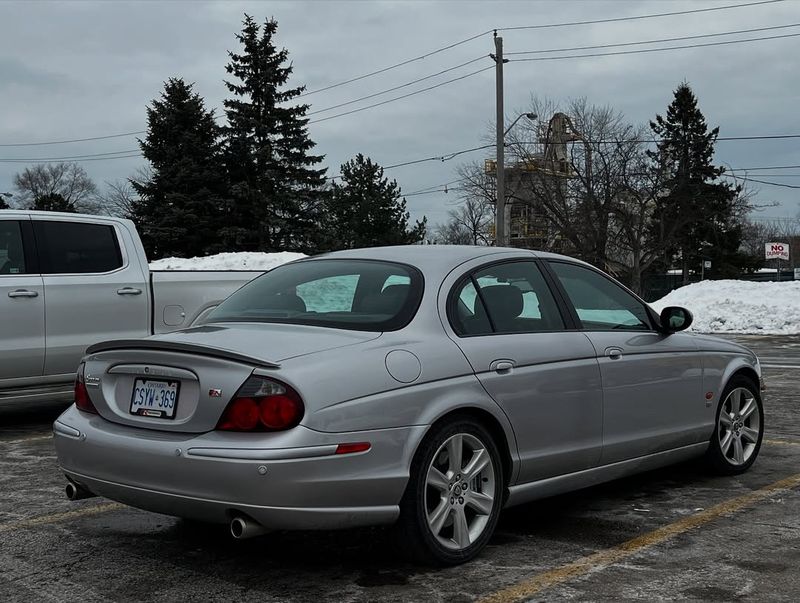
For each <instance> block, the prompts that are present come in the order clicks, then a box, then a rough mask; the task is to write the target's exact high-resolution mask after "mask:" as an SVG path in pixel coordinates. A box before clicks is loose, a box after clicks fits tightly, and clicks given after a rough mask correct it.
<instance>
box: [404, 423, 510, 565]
mask: <svg viewBox="0 0 800 603" xmlns="http://www.w3.org/2000/svg"><path fill="white" fill-rule="evenodd" d="M459 449H460V452H458V450H459ZM459 454H460V455H461V459H460V460H459V459H458V458H456V457H457V456H458V455H459ZM473 461H474V462H473ZM479 466H483V468H482V469H480V470H479V471H477V469H478V467H479ZM456 467H460V470H459V471H456V470H455V468H456ZM464 470H466V471H467V472H468V473H465V472H464ZM504 477H505V476H504V475H503V465H502V462H501V459H500V452H499V450H498V448H497V444H496V443H495V441H494V439H493V438H492V435H491V434H490V433H489V431H488V430H487V429H486V428H485V427H484V426H483V425H482V424H481V423H480V422H478V421H476V420H475V419H473V418H472V417H468V416H455V417H452V418H450V419H447V420H445V421H444V422H442V423H440V424H437V425H435V426H434V427H433V428H432V429H431V431H429V433H428V434H427V435H426V436H425V438H424V439H423V440H422V443H421V444H420V446H419V448H418V449H417V452H416V454H415V456H414V460H413V462H412V463H411V473H410V477H409V483H408V486H407V488H406V491H405V493H404V495H403V498H402V500H401V502H400V519H399V521H398V523H397V525H396V530H395V531H396V539H397V543H398V546H399V548H400V549H401V550H402V551H403V552H404V553H405V554H406V556H408V557H409V558H410V559H411V560H413V561H414V562H417V563H423V564H425V565H435V566H448V565H457V564H459V563H464V562H466V561H469V560H470V559H472V558H474V557H475V556H476V555H478V554H479V553H480V552H481V550H482V549H483V548H484V547H485V546H486V544H487V543H488V542H489V539H490V538H491V537H492V534H493V533H494V530H495V527H496V526H497V520H498V518H499V516H500V510H501V508H502V506H503V502H504V493H505V482H504ZM465 484H466V488H465V487H464V486H465Z"/></svg>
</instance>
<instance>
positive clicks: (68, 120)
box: [0, 0, 800, 223]
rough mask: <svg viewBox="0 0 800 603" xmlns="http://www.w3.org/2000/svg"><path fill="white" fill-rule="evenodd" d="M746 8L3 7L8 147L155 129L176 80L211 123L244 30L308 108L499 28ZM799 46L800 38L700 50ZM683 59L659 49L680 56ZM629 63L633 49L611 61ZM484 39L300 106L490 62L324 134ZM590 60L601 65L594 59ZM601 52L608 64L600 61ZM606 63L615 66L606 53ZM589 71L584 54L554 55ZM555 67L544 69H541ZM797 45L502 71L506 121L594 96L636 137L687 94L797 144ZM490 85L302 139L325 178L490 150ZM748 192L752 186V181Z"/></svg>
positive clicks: (5, 174)
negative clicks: (273, 57) (348, 164)
mask: <svg viewBox="0 0 800 603" xmlns="http://www.w3.org/2000/svg"><path fill="white" fill-rule="evenodd" d="M747 1H748V0H727V1H724V2H713V1H708V0H702V1H697V2H689V1H680V0H674V1H666V0H652V1H641V2H636V1H633V0H631V1H619V0H613V1H612V0H609V1H605V0H595V1H591V0H584V1H577V0H576V1H568V0H565V1H558V2H548V1H540V2H534V1H530V2H522V1H520V2H492V1H474V2H468V1H452V2H423V1H416V2H412V1H406V2H401V1H396V2H372V1H367V0H364V1H351V2H339V1H323V0H318V1H312V2H303V1H293V2H276V1H272V2H188V1H187V2H155V1H151V2H118V1H115V2H68V1H62V2H8V1H2V0H0V144H10V143H25V142H40V141H55V140H64V139H73V138H86V137H93V136H104V135H110V134H117V133H122V132H130V131H136V130H142V129H144V128H145V107H146V105H147V104H148V103H149V102H150V101H151V100H152V99H153V98H154V97H156V96H158V95H159V93H160V92H161V89H162V86H163V82H164V80H166V79H167V78H169V77H183V78H185V79H186V80H187V81H190V82H194V83H195V90H196V91H197V92H198V93H200V94H201V95H202V96H203V97H204V98H205V100H206V104H207V106H208V107H209V108H219V107H221V101H222V99H223V98H224V97H225V94H226V91H225V88H224V85H223V79H224V78H225V75H226V74H225V71H224V66H225V64H226V62H227V54H226V51H227V50H238V48H237V43H236V41H235V39H234V34H235V33H236V32H237V31H238V30H239V28H240V25H241V19H242V15H243V13H245V12H247V13H248V14H251V15H253V16H254V17H255V18H256V19H257V20H258V21H263V20H264V19H265V18H267V17H270V16H273V17H275V18H276V19H277V21H278V23H279V30H278V38H277V42H278V44H280V45H282V46H285V47H286V48H287V49H288V50H289V52H290V58H291V60H292V62H293V64H294V68H295V71H294V75H293V82H292V83H293V84H296V85H306V86H307V89H308V90H310V91H313V90H316V89H318V88H322V87H325V86H328V85H330V84H333V83H336V82H339V81H342V80H346V79H349V78H351V77H354V76H358V75H361V74H364V73H368V72H371V71H374V70H376V69H380V68H382V67H386V66H388V65H392V64H394V63H397V62H401V61H403V60H405V59H409V58H413V57H415V56H418V55H421V54H423V53H426V52H428V51H432V50H435V49H437V48H440V47H442V46H445V45H447V44H449V43H452V42H456V41H458V40H462V39H464V38H468V37H470V36H473V35H475V34H479V33H481V32H484V31H487V30H489V29H492V28H496V27H513V26H525V25H543V24H550V23H561V22H570V21H581V20H595V19H607V18H613V17H622V16H632V15H644V14H652V13H661V12H672V11H680V10H688V9H696V8H703V7H709V6H725V5H732V4H741V3H744V2H747ZM795 23H797V24H799V25H800V1H798V0H786V1H783V2H777V3H771V4H764V5H761V6H752V7H746V8H738V9H733V10H722V11H716V12H708V13H699V14H694V15H681V16H671V17H662V18H653V19H645V20H635V21H627V22H616V23H601V24H594V25H579V26H571V27H560V28H548V29H538V30H530V29H528V30H516V31H507V32H503V34H502V35H503V38H504V42H505V44H504V45H505V51H506V52H515V51H531V50H541V49H552V48H569V47H575V46H589V45H599V44H612V43H623V42H636V41H641V40H653V39H659V38H672V37H680V36H691V35H701V34H710V33H718V32H727V31H735V30H743V29H751V28H758V27H772V26H777V25H791V24H795ZM791 33H800V27H796V28H787V29H783V30H773V31H765V32H760V33H749V34H738V35H735V36H727V37H718V38H710V39H705V40H703V39H701V40H697V41H695V43H707V42H711V41H721V40H730V39H742V38H751V37H761V36H775V35H785V34H791ZM691 43H692V42H691V41H690V42H674V43H670V44H658V45H651V46H634V47H633V48H648V47H656V46H674V45H683V44H691ZM614 50H624V49H611V51H614ZM492 51H493V42H492V37H491V35H490V34H487V35H484V36H482V37H479V38H477V39H475V40H473V41H471V42H468V43H465V44H462V45H459V46H457V47H455V48H452V49H450V50H448V51H446V52H441V53H438V54H436V55H434V56H429V57H427V58H425V59H424V60H419V61H415V62H412V63H410V64H408V65H405V66H403V67H401V68H398V69H393V70H391V71H387V72H386V73H383V74H381V75H378V76H375V77H370V78H367V79H363V80H360V81H358V82H354V83H352V84H349V85H346V86H341V87H337V88H335V89H332V90H328V91H323V92H320V93H318V94H313V95H310V96H308V97H307V98H306V99H304V100H307V101H308V102H309V103H311V105H312V106H311V109H310V110H311V111H316V110H320V109H324V108H327V107H330V106H332V105H336V104H339V103H343V102H346V101H349V100H352V99H355V98H358V97H361V96H366V95H369V94H373V93H376V92H379V91H381V90H385V89H386V88H390V87H394V86H398V85H400V84H403V83H406V82H408V81H411V80H414V79H417V78H420V77H424V76H427V75H430V74H433V73H436V72H438V71H441V70H444V69H447V68H450V67H453V66H455V65H459V64H461V63H464V62H466V61H469V60H471V59H475V58H478V57H481V56H484V57H486V58H485V59H484V60H483V61H478V62H476V63H473V64H471V65H468V66H466V67H463V68H461V69H458V70H455V71H451V72H449V73H447V74H444V75H442V76H440V77H437V78H432V79H431V80H427V81H425V82H423V83H420V84H417V85H415V86H409V87H407V88H403V89H401V90H399V91H397V92H394V93H390V94H388V95H384V96H380V97H376V98H375V99H372V100H369V101H365V102H363V103H358V104H354V105H348V106H346V107H342V108H341V109H338V110H333V111H328V112H323V113H320V114H318V115H315V116H313V117H312V119H313V118H322V117H326V116H329V115H334V114H337V113H340V112H342V111H347V110H350V109H354V108H358V107H361V106H363V105H366V104H370V103H374V102H378V101H382V100H385V99H389V98H392V97H394V96H398V95H401V94H404V93H407V92H412V91H414V90H417V89H419V88H422V87H426V86H430V85H433V84H436V83H439V82H441V81H444V80H447V79H451V78H454V77H457V76H460V75H464V74H468V73H471V72H473V71H475V70H477V69H480V68H481V67H482V66H484V65H485V66H487V67H488V66H491V65H492V64H493V63H492V62H491V59H489V58H488V53H489V52H492ZM586 52H592V51H586ZM594 52H598V51H594ZM606 52H608V51H606ZM559 54H560V55H564V54H579V53H577V52H571V53H569V52H567V53H565V52H562V53H554V55H559ZM533 56H546V55H533ZM798 56H800V37H790V38H784V39H776V40H767V41H758V42H751V43H743V44H730V45H725V46H713V47H705V48H692V49H684V50H674V51H668V52H657V53H641V54H631V55H621V56H605V57H593V58H579V59H568V60H557V61H535V62H519V63H509V64H508V65H506V69H505V94H506V115H507V118H508V119H509V120H511V119H513V118H514V117H515V116H516V115H518V114H519V112H520V111H524V110H525V109H526V104H527V102H528V99H529V98H530V96H531V95H532V94H536V95H539V96H543V97H549V98H553V99H565V98H569V97H578V96H586V97H587V98H588V99H589V100H590V101H591V102H593V103H595V104H599V105H611V106H613V107H615V108H616V109H618V110H620V111H622V112H623V113H624V114H625V116H626V117H627V119H629V120H630V121H631V122H632V123H644V122H646V121H647V120H649V119H651V118H652V117H653V116H654V115H655V114H656V113H662V114H663V113H664V112H665V109H666V107H667V105H668V103H669V102H670V100H671V98H672V91H673V90H674V88H675V87H676V85H677V84H679V83H680V82H681V81H683V80H686V81H688V82H689V83H690V85H691V86H692V88H693V89H694V91H695V93H696V94H697V96H698V98H699V101H700V108H701V110H702V111H703V113H704V114H705V116H706V119H707V120H708V122H709V124H710V125H711V126H719V127H720V135H721V136H749V135H767V134H800V118H799V117H798V107H800V77H798V59H797V57H798ZM494 101H495V86H494V72H493V71H492V70H488V71H486V72H485V73H481V74H478V75H475V76H472V77H468V78H465V79H463V80H461V81H458V82H454V83H451V84H448V85H445V86H442V87H440V88H437V89H435V90H431V91H429V92H425V93H422V94H418V95H415V96H412V97H410V98H407V99H403V100H399V101H397V102H393V103H389V104H386V105H384V106H381V107H376V108H374V109H369V110H366V111H362V112H359V113H355V114H352V115H347V116H342V117H338V118H335V119H330V120H327V121H321V122H319V123H312V124H311V125H310V126H309V129H310V134H311V138H312V139H313V140H314V141H315V142H316V143H317V145H318V146H317V150H318V152H320V153H321V154H324V155H325V156H326V159H325V165H326V166H328V167H329V174H330V175H334V174H336V173H338V168H339V165H340V164H341V163H342V162H344V161H346V160H348V159H349V158H351V157H352V156H354V155H355V154H356V153H359V152H360V153H364V154H365V155H368V156H370V157H372V158H373V159H374V160H375V161H377V162H379V163H380V164H382V165H391V164H394V163H400V162H404V161H409V160H414V159H419V158H424V157H431V156H440V155H445V154H447V153H451V152H454V151H458V150H461V149H467V148H471V147H474V146H478V145H480V144H484V143H485V142H486V135H487V131H489V128H490V127H491V123H492V121H493V118H494V111H495V109H494V106H495V105H494ZM129 149H138V145H137V143H136V139H135V136H128V137H120V138H110V139H107V140H98V141H91V142H81V143H75V144H61V145H50V146H29V147H0V159H8V158H33V157H36V158H50V157H63V156H76V155H90V154H96V153H105V152H112V151H125V150H129ZM492 152H493V151H492V149H487V150H485V151H480V152H477V153H472V154H468V155H464V156H461V157H458V158H456V159H454V160H452V161H448V162H439V161H434V162H428V163H422V164H417V165H412V166H407V167H402V168H397V169H394V170H391V171H389V172H387V174H388V175H391V177H393V178H396V179H397V181H398V182H399V184H400V185H401V187H402V189H403V191H404V192H407V193H409V192H413V191H416V190H418V189H424V188H426V187H435V186H436V185H439V184H442V183H445V182H448V181H451V180H455V179H456V178H457V176H456V175H455V169H456V167H457V166H458V163H459V162H460V161H470V160H482V159H483V158H484V157H489V156H491V154H492ZM716 160H717V161H718V162H721V163H727V164H729V165H730V166H733V167H735V168H742V167H758V166H784V165H800V139H787V140H764V141H748V142H742V141H731V142H719V143H718V146H717V156H716ZM143 164H144V160H143V159H141V158H125V159H112V160H104V161H87V162H85V163H83V165H84V166H85V168H86V170H87V171H88V172H89V174H90V175H91V176H92V177H93V178H94V179H95V181H96V182H97V183H98V185H100V186H102V183H103V182H105V181H114V180H118V179H122V178H125V177H126V176H128V175H130V174H131V173H133V172H134V170H135V169H136V168H137V167H139V166H141V165H143ZM24 165H25V164H22V163H4V162H0V192H5V191H11V192H13V184H12V179H13V175H14V173H15V172H17V171H19V170H21V169H22V168H23V167H24ZM762 174H769V177H766V176H765V177H764V178H763V179H765V180H770V181H777V182H782V183H787V184H791V185H797V186H800V177H791V176H780V177H779V176H775V175H774V174H786V175H789V174H795V175H797V174H800V168H799V169H793V170H783V171H780V172H778V171H774V170H770V171H763V172H762ZM750 175H751V176H752V177H760V174H758V172H751V174H750ZM758 191H759V192H758V201H759V202H761V203H767V202H770V201H776V202H779V203H780V206H779V207H775V208H769V209H766V210H764V211H763V212H762V216H794V215H796V214H797V213H798V210H800V207H798V200H800V195H798V193H800V190H798V189H789V188H779V187H774V186H766V185H758ZM456 200H457V199H456V197H455V195H454V194H453V193H450V194H449V195H446V194H444V193H436V194H431V195H417V196H412V197H409V199H408V204H409V208H410V210H411V212H412V215H413V216H414V217H421V216H422V215H427V216H428V219H429V221H430V222H431V223H436V222H440V221H443V220H444V218H445V217H446V212H447V210H448V209H449V208H450V207H451V204H452V203H454V202H455V201H456Z"/></svg>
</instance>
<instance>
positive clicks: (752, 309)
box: [650, 280, 800, 335]
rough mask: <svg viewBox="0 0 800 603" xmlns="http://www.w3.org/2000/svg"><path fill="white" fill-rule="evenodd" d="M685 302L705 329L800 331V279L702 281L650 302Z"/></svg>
mask: <svg viewBox="0 0 800 603" xmlns="http://www.w3.org/2000/svg"><path fill="white" fill-rule="evenodd" d="M650 305H651V306H652V307H653V309H655V310H656V311H658V312H660V311H661V310H662V309H663V308H664V307H665V306H683V307H684V308H688V309H689V310H690V311H691V312H692V314H693V315H694V323H693V324H692V326H691V330H692V331H699V332H701V333H760V334H764V335H794V334H800V281H784V282H750V281H734V280H722V281H702V282H700V283H694V284H691V285H686V286H685V287H681V288H679V289H675V290H674V291H672V292H671V293H669V294H668V295H667V296H666V297H663V298H661V299H660V300H658V301H656V302H653V303H651V304H650Z"/></svg>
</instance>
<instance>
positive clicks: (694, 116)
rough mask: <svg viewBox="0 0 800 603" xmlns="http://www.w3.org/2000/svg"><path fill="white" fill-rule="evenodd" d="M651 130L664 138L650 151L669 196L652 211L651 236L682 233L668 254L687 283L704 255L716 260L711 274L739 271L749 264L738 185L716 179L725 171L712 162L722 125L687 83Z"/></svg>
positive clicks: (666, 195)
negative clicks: (713, 121) (711, 120)
mask: <svg viewBox="0 0 800 603" xmlns="http://www.w3.org/2000/svg"><path fill="white" fill-rule="evenodd" d="M650 128H651V129H652V131H653V133H654V134H655V135H656V136H657V137H658V138H660V142H658V145H657V150H656V151H650V152H649V155H650V157H651V159H653V160H654V161H655V162H656V164H657V169H660V170H665V171H666V174H667V178H666V185H665V187H666V188H665V195H664V196H663V197H662V198H661V199H660V201H659V205H658V207H657V208H656V211H655V214H654V222H653V227H652V230H653V235H654V236H656V237H658V236H660V235H661V234H663V233H664V232H677V233H678V234H677V235H676V236H675V237H674V238H672V239H671V242H670V246H669V249H668V253H667V255H668V256H671V257H672V258H677V257H678V256H679V257H680V262H681V266H682V268H683V279H684V283H686V282H688V279H689V270H698V271H699V269H700V264H701V262H702V261H703V260H704V259H710V260H711V261H712V272H711V274H713V275H718V276H730V275H732V274H736V273H737V272H739V271H740V269H741V268H742V267H744V264H746V263H747V262H746V259H745V256H744V255H743V254H741V253H740V252H739V247H740V245H741V236H742V235H741V218H740V216H739V215H738V213H739V212H738V211H737V208H736V201H737V199H738V196H739V192H740V189H739V188H738V187H735V186H731V185H729V184H727V183H725V182H719V181H718V179H719V177H720V176H721V175H722V173H723V172H724V171H725V170H724V168H721V167H717V166H715V165H713V163H712V162H713V157H714V144H715V143H716V140H717V136H718V134H719V128H713V129H712V130H709V129H708V126H707V124H706V120H705V117H704V116H703V114H702V112H701V111H700V109H699V108H698V106H697V98H696V97H695V95H694V93H693V92H692V89H691V88H690V87H689V85H688V84H686V83H683V84H681V85H680V86H678V88H677V89H676V90H675V93H674V98H673V101H672V103H670V105H669V107H668V108H667V115H666V117H662V116H661V115H657V116H656V119H655V121H651V122H650Z"/></svg>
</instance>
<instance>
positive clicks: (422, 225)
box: [325, 153, 426, 249]
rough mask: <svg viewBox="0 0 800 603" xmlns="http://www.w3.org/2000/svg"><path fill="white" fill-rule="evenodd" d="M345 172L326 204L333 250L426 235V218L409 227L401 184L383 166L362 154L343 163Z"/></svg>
mask: <svg viewBox="0 0 800 603" xmlns="http://www.w3.org/2000/svg"><path fill="white" fill-rule="evenodd" d="M341 174H342V176H341V181H340V182H339V181H334V182H333V184H332V186H331V190H330V195H329V197H328V201H327V203H326V211H325V221H326V225H327V228H326V232H327V233H328V235H329V236H330V239H329V240H328V241H327V247H328V248H329V249H352V248H356V247H377V246H380V245H406V244H411V243H419V242H420V241H422V240H423V239H424V238H425V230H426V220H425V218H423V219H422V221H421V222H420V221H417V222H416V223H415V224H414V226H413V227H411V228H409V223H408V218H409V213H408V211H406V201H405V199H403V198H402V197H401V193H400V187H399V186H398V185H397V182H396V181H394V180H392V181H389V180H388V179H387V178H385V177H384V175H383V168H382V167H381V166H379V165H378V164H376V163H373V162H372V160H371V159H369V158H365V157H364V156H363V155H362V154H360V153H359V154H358V155H357V156H356V157H355V159H351V160H350V161H348V162H347V163H345V164H343V165H342V170H341Z"/></svg>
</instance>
